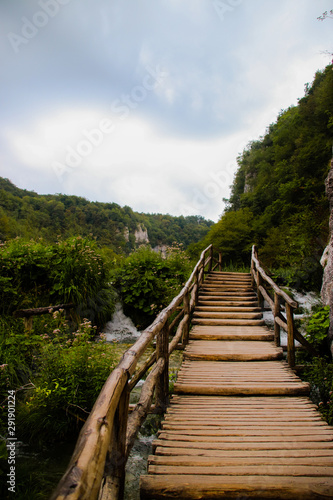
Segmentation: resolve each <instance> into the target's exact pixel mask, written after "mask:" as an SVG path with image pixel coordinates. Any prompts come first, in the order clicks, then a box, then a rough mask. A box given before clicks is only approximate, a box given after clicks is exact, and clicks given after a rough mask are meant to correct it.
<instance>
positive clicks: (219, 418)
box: [140, 272, 333, 500]
mask: <svg viewBox="0 0 333 500" xmlns="http://www.w3.org/2000/svg"><path fill="white" fill-rule="evenodd" d="M192 324H193V328H192V330H191V332H190V341H189V343H188V345H187V347H186V349H185V351H184V361H183V364H182V366H181V369H180V371H179V374H178V378H177V382H176V384H175V395H174V396H173V398H172V401H171V404H170V406H169V408H168V409H167V412H166V415H165V420H164V421H163V423H162V429H161V431H160V432H159V435H158V437H157V439H156V441H155V442H154V443H153V447H154V455H152V456H150V457H149V467H148V475H146V476H142V477H141V483H140V493H141V498H142V499H155V500H159V499H183V500H186V499H188V500H192V499H206V500H208V499H236V498H238V499H241V498H242V499H246V498H252V499H255V498H258V499H259V498H260V499H285V500H296V499H299V500H312V499H317V498H326V499H328V498H331V499H333V430H332V428H331V427H330V426H328V425H327V424H326V423H325V422H323V421H322V420H321V418H320V414H319V413H318V411H317V410H316V408H315V406H314V405H313V404H312V403H311V402H310V400H309V398H308V397H307V396H308V393H309V385H308V384H307V383H304V382H302V381H301V380H300V379H299V378H298V377H297V376H296V375H295V373H294V372H293V371H292V370H291V369H290V368H289V366H288V365H287V363H286V362H285V360H284V359H283V351H282V349H281V348H280V347H276V346H275V345H274V343H273V342H272V341H273V336H272V334H271V332H270V331H269V330H268V329H267V328H266V327H265V326H264V321H263V319H262V314H261V310H260V309H259V308H258V306H257V300H256V295H255V293H254V291H253V290H252V288H251V279H250V275H249V274H242V273H222V272H212V273H210V275H209V276H208V277H207V278H206V280H205V282H204V285H203V286H202V287H201V289H200V294H199V301H198V305H197V307H196V308H195V312H194V316H193V320H192Z"/></svg>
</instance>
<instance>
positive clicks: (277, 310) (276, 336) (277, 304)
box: [273, 292, 281, 347]
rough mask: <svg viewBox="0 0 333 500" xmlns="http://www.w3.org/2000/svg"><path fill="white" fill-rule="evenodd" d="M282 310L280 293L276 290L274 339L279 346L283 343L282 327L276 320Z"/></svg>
mask: <svg viewBox="0 0 333 500" xmlns="http://www.w3.org/2000/svg"><path fill="white" fill-rule="evenodd" d="M280 311H281V302H280V297H279V295H278V294H277V293H276V292H274V312H273V316H274V339H275V344H276V345H277V346H278V347H279V346H280V345H281V338H280V332H281V327H280V325H279V324H278V322H277V321H276V318H278V317H279V315H280Z"/></svg>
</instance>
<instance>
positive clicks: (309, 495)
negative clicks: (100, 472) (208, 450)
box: [140, 470, 333, 500]
mask: <svg viewBox="0 0 333 500" xmlns="http://www.w3.org/2000/svg"><path fill="white" fill-rule="evenodd" d="M319 473H320V471H319ZM241 474H242V471H241V470H240V471H239V474H238V476H237V478H235V477H234V476H225V475H222V476H216V475H211V476H210V475H201V474H200V473H199V474H195V475H188V476H186V479H185V478H184V475H182V474H173V475H170V474H167V475H149V476H141V479H140V491H141V499H147V500H148V499H155V500H157V499H162V498H163V499H175V498H179V499H182V500H192V499H199V498H200V499H209V500H221V499H222V498H225V499H237V498H244V499H245V498H256V499H263V500H267V499H273V500H274V499H275V500H278V499H283V500H316V499H323V498H325V499H329V498H333V493H332V492H333V478H332V477H327V475H325V476H324V477H323V476H319V475H317V476H315V477H311V476H310V477H309V474H307V475H306V477H305V478H304V477H294V476H292V475H287V476H284V477H283V476H280V477H276V476H264V475H262V476H251V475H241Z"/></svg>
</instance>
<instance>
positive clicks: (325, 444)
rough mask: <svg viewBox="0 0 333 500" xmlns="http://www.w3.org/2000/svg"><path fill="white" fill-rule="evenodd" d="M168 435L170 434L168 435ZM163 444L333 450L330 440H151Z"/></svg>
mask: <svg viewBox="0 0 333 500" xmlns="http://www.w3.org/2000/svg"><path fill="white" fill-rule="evenodd" d="M169 437H170V436H169ZM157 446H163V447H170V448H186V449H191V448H192V449H196V450H202V449H203V450H282V449H283V450H284V451H286V450H307V449H311V450H318V449H330V450H331V452H333V442H332V441H318V442H316V441H289V440H288V441H283V442H282V441H281V440H280V442H275V441H272V442H270V443H265V442H262V441H249V442H245V441H243V440H242V441H241V442H238V441H235V440H232V441H231V442H230V443H228V442H222V441H221V442H217V441H216V440H215V439H214V441H190V440H186V441H182V440H178V436H177V438H176V439H173V440H172V439H171V438H170V439H161V438H158V439H155V440H154V441H153V447H157Z"/></svg>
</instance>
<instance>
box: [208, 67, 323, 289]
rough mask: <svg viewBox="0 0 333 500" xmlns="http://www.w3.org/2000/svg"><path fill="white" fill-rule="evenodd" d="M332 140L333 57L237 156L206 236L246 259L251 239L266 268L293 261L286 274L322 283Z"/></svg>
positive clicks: (231, 255) (229, 257) (231, 257)
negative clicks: (220, 210)
mask: <svg viewBox="0 0 333 500" xmlns="http://www.w3.org/2000/svg"><path fill="white" fill-rule="evenodd" d="M332 142H333V71H332V65H329V66H327V67H326V69H325V70H324V71H319V72H317V73H316V76H315V79H314V81H313V83H312V85H309V84H307V85H306V92H305V96H304V97H303V98H302V99H300V100H299V102H298V105H297V106H293V107H290V108H289V109H287V110H285V111H282V112H281V113H280V115H279V117H278V119H277V121H276V122H275V123H273V124H271V125H270V126H269V127H268V129H267V132H266V135H265V136H264V137H261V138H260V139H259V140H257V141H253V142H251V143H250V144H249V145H248V147H247V148H246V149H245V150H244V151H243V153H242V154H241V155H240V156H239V158H238V165H239V168H238V170H237V173H236V175H235V179H234V182H233V185H232V191H231V196H230V199H229V200H226V201H227V202H228V204H227V208H226V210H225V213H224V214H223V216H222V218H221V220H220V221H219V222H218V223H217V224H216V225H215V226H213V227H212V228H211V230H210V232H209V234H208V236H207V238H206V240H205V243H204V244H206V243H207V242H211V243H213V244H214V245H216V246H217V247H218V248H220V249H221V250H222V252H223V254H224V259H225V260H226V261H233V262H237V261H238V262H244V261H248V260H249V258H250V253H251V245H252V244H253V243H256V244H257V245H258V247H259V252H260V258H261V260H262V261H263V262H264V264H266V265H267V266H268V267H270V268H275V269H278V268H282V269H283V268H289V269H290V268H292V269H293V271H294V275H293V276H289V278H290V281H291V282H294V284H295V282H297V284H298V285H299V286H305V287H306V286H307V287H311V286H312V287H313V286H317V287H318V286H320V283H321V267H320V264H319V259H320V256H321V254H322V252H323V249H324V247H325V246H326V243H327V236H328V234H327V233H328V215H329V213H328V201H327V198H326V196H325V177H326V176H327V173H328V169H329V160H330V158H331V155H332Z"/></svg>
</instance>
